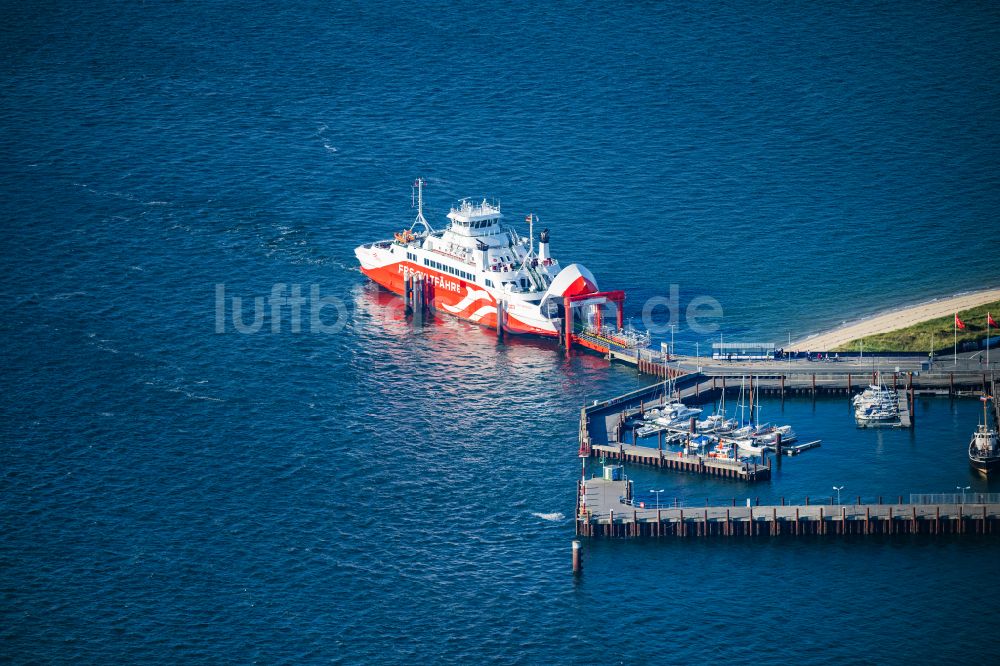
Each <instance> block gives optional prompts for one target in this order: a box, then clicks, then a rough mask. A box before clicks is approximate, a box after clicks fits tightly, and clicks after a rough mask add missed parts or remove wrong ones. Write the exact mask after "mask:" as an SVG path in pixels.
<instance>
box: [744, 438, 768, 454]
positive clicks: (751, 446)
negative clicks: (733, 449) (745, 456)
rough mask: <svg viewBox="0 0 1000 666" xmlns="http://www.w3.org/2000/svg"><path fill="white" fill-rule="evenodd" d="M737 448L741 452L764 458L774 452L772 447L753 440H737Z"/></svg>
mask: <svg viewBox="0 0 1000 666" xmlns="http://www.w3.org/2000/svg"><path fill="white" fill-rule="evenodd" d="M736 446H737V448H739V450H740V451H745V452H746V453H751V454H753V455H755V456H762V455H764V454H765V453H767V452H768V451H770V450H772V447H771V446H769V445H767V444H761V443H759V442H757V441H756V440H753V439H737V440H736Z"/></svg>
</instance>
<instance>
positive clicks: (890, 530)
mask: <svg viewBox="0 0 1000 666" xmlns="http://www.w3.org/2000/svg"><path fill="white" fill-rule="evenodd" d="M886 528H887V529H888V530H889V534H892V505H890V506H889V522H888V523H887V524H886Z"/></svg>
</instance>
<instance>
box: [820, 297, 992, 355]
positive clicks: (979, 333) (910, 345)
mask: <svg viewBox="0 0 1000 666" xmlns="http://www.w3.org/2000/svg"><path fill="white" fill-rule="evenodd" d="M987 312H990V313H992V315H993V321H995V322H997V323H1000V301H994V302H992V303H987V304H986V305H980V306H979V307H975V308H970V309H968V310H962V311H960V312H959V313H958V318H959V319H961V320H962V323H964V324H965V330H959V331H958V342H959V344H960V345H961V343H962V342H963V341H965V340H977V341H978V340H982V339H983V338H985V337H986V336H987V331H986V313H987ZM954 321H955V319H954V315H948V316H946V317H938V318H937V319H929V320H927V321H925V322H921V323H919V324H914V325H913V326H907V327H906V328H901V329H899V330H896V331H890V332H888V333H880V334H877V335H871V336H868V337H866V338H863V339H864V342H865V351H873V352H875V351H920V352H927V351H929V350H930V349H931V341H932V340H933V343H934V349H935V351H937V352H950V351H951V350H952V345H953V342H954V337H953V336H954V325H953V322H954ZM991 334H992V335H1000V329H996V328H994V329H993V330H992V332H991ZM859 342H860V339H859V340H851V341H850V342H848V343H847V344H843V345H840V346H839V347H836V348H835V349H833V350H832V351H857V350H858V346H859Z"/></svg>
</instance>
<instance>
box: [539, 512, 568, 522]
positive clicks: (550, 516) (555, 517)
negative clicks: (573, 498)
mask: <svg viewBox="0 0 1000 666" xmlns="http://www.w3.org/2000/svg"><path fill="white" fill-rule="evenodd" d="M531 515H533V516H534V517H535V518H541V519H542V520H548V521H552V522H556V521H559V520H566V516H564V515H563V514H562V513H560V512H558V511H557V512H555V513H536V512H532V514H531Z"/></svg>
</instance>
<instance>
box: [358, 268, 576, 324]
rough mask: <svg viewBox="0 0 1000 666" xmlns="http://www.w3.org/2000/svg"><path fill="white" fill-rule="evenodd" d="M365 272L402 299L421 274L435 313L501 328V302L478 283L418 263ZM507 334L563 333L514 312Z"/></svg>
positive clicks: (367, 269)
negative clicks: (413, 276) (409, 280)
mask: <svg viewBox="0 0 1000 666" xmlns="http://www.w3.org/2000/svg"><path fill="white" fill-rule="evenodd" d="M361 272H362V273H364V274H365V275H366V276H367V277H368V278H369V279H370V280H371V281H372V282H374V283H376V284H378V285H379V286H381V287H384V288H385V289H388V290H389V291H391V292H392V293H394V294H396V295H398V296H403V295H404V294H405V291H406V278H407V277H408V276H409V275H411V274H414V273H419V274H420V275H423V276H424V279H425V280H426V282H427V289H428V293H427V302H428V304H429V305H430V306H431V307H432V308H433V309H434V311H435V312H440V313H444V314H449V315H451V316H453V317H457V318H459V319H462V320H465V321H468V322H472V323H474V324H479V325H480V326H485V327H487V328H492V329H496V327H497V300H496V298H494V296H493V295H492V294H491V293H490V292H489V291H487V290H485V289H483V288H482V287H480V286H479V285H476V284H475V283H472V282H468V281H467V280H463V279H461V278H457V277H454V276H451V275H444V274H441V273H438V272H436V271H433V270H428V269H427V268H426V267H424V266H420V267H417V266H416V265H415V264H410V263H407V262H397V263H394V264H387V265H385V266H367V267H366V266H365V264H364V263H362V266H361ZM515 307H516V306H515ZM504 331H505V332H507V333H514V334H518V335H539V336H544V337H550V338H556V337H558V336H559V331H558V330H556V329H555V327H554V326H553V328H552V329H548V330H547V329H543V328H541V327H538V326H534V325H532V324H531V323H529V322H526V321H524V320H522V319H521V318H519V317H518V316H517V315H516V314H515V313H513V312H511V310H510V309H508V312H507V321H506V324H505V325H504Z"/></svg>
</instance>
